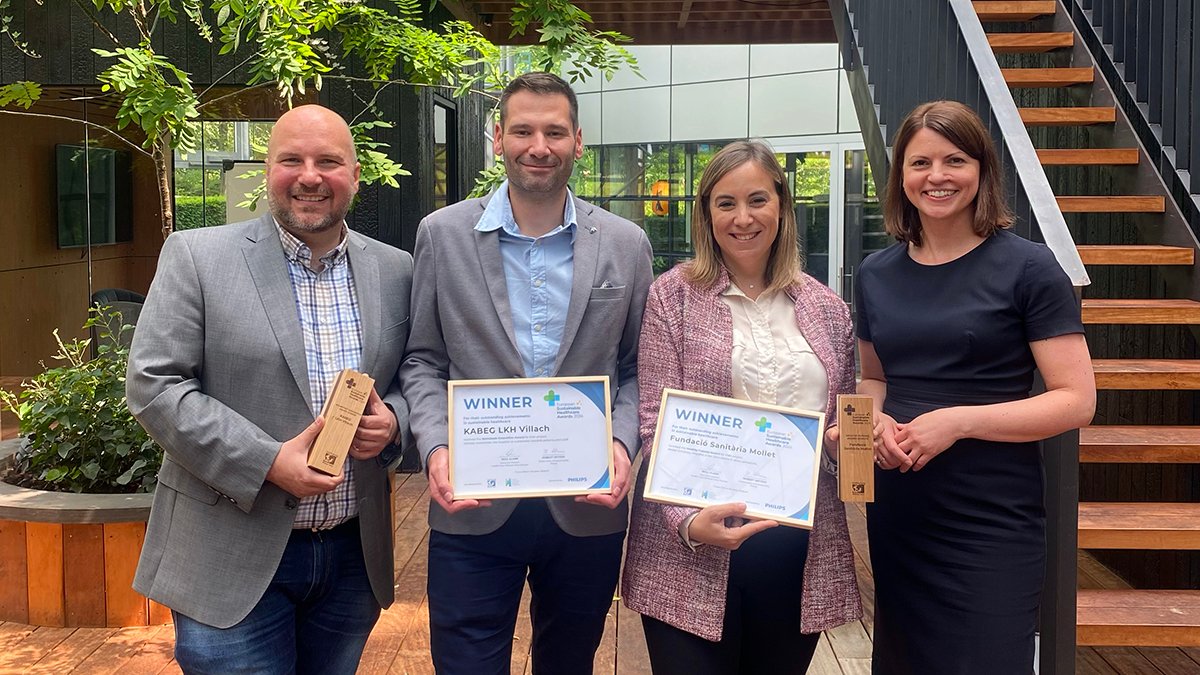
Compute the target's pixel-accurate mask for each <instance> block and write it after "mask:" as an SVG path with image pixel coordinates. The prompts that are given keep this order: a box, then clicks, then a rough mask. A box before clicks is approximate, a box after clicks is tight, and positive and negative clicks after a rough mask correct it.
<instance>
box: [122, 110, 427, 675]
mask: <svg viewBox="0 0 1200 675" xmlns="http://www.w3.org/2000/svg"><path fill="white" fill-rule="evenodd" d="M266 166H267V197H268V202H269V205H270V214H268V215H265V216H263V217H262V218H259V219H257V220H252V221H247V222H243V223H237V224H233V225H225V226H222V227H215V228H209V229H204V230H192V231H187V232H177V233H175V234H172V235H171V236H170V237H168V239H167V241H166V243H165V244H164V245H163V249H162V253H161V255H160V257H159V261H158V272H157V274H156V275H155V278H154V282H153V284H152V285H151V288H150V293H149V295H148V297H147V298H146V305H145V308H144V309H143V311H142V314H141V318H140V321H139V323H138V328H137V331H136V334H135V336H134V340H133V346H132V349H131V352H130V358H129V371H128V380H127V385H126V393H127V396H128V401H129V407H130V410H132V411H133V414H134V415H135V416H136V417H137V419H138V421H139V422H141V423H142V426H144V427H146V430H147V431H148V432H149V433H150V435H151V436H153V437H154V439H155V440H157V441H158V442H159V443H160V444H161V445H162V447H163V448H164V450H165V451H166V454H165V456H164V457H163V465H162V470H161V471H160V472H159V477H158V481H159V482H158V488H157V490H156V492H155V495H154V505H153V508H152V510H151V513H150V522H149V525H148V527H147V531H146V541H145V544H144V546H143V548H142V556H141V560H140V562H139V564H138V570H137V575H136V578H135V580H134V588H136V589H137V590H138V591H139V592H141V593H143V594H145V595H147V596H148V597H150V598H153V599H154V600H157V601H158V602H161V603H162V604H164V605H166V606H168V607H170V608H171V610H172V614H173V617H174V620H175V634H176V646H175V655H176V659H177V660H178V662H179V665H180V666H181V667H182V668H183V670H184V671H185V672H188V673H231V672H255V673H293V672H299V673H310V672H311V673H353V672H354V671H355V669H356V667H357V664H358V661H359V659H360V657H361V655H362V649H363V645H364V644H365V643H366V640H367V636H368V635H369V634H370V632H371V629H372V627H373V626H374V625H375V621H376V620H377V619H378V617H379V612H380V608H381V607H387V606H388V605H390V604H391V602H392V598H393V588H394V586H393V583H394V581H393V567H392V532H391V511H390V504H389V501H390V493H391V488H390V483H389V481H388V477H387V470H386V467H385V466H384V463H383V461H382V460H381V457H380V453H381V451H383V450H384V449H385V448H387V447H389V445H390V444H391V443H392V441H393V439H395V438H396V437H397V434H398V433H399V431H400V430H401V429H403V428H404V427H405V426H406V423H407V417H408V414H407V411H408V407H407V405H406V404H405V401H404V399H403V398H402V397H401V396H400V394H399V385H398V382H397V379H396V371H397V367H398V365H399V362H400V353H401V350H402V348H403V345H404V343H405V340H406V338H407V336H408V298H409V292H410V288H411V280H412V259H411V257H410V256H409V255H408V254H407V253H404V252H402V251H399V250H397V249H394V248H392V247H390V246H387V245H384V244H381V243H379V242H377V241H374V240H372V239H369V238H366V237H363V236H362V235H359V234H358V233H355V232H351V231H349V229H348V228H347V227H346V224H345V215H346V212H347V209H348V208H349V204H350V200H351V199H352V197H353V196H354V194H355V193H356V192H357V190H358V177H359V166H358V162H357V161H356V159H355V152H354V144H353V141H352V139H351V135H350V131H349V129H348V128H347V126H346V123H345V121H343V120H342V118H341V117H339V116H338V115H337V114H336V113H334V112H332V111H330V110H327V109H325V108H322V107H320V106H303V107H299V108H296V109H294V110H291V111H289V112H287V113H285V114H284V115H283V116H282V117H280V119H279V121H278V122H277V123H276V124H275V127H274V129H273V131H272V132H271V140H270V143H269V147H268V156H267V163H266ZM343 368H354V369H356V370H360V371H363V372H366V373H367V374H369V375H370V376H371V377H373V378H374V379H375V390H374V391H372V392H371V395H370V399H369V400H368V403H367V410H366V414H365V415H364V416H363V418H362V421H361V422H360V424H359V427H358V431H357V433H356V435H355V437H354V440H353V443H352V448H351V451H350V457H349V458H348V459H347V461H346V465H345V467H344V468H343V470H342V473H341V474H340V475H338V476H327V475H325V474H322V473H319V472H317V471H314V470H312V469H309V468H308V466H307V449H308V446H309V444H310V443H311V442H312V440H313V439H314V438H315V437H316V434H317V433H318V432H319V431H320V429H321V428H322V426H323V424H322V422H323V421H322V420H320V419H314V418H315V417H316V415H317V414H318V413H319V412H320V410H321V407H322V404H323V402H324V399H325V398H326V397H327V395H328V394H329V391H328V390H329V387H330V386H331V384H332V382H333V379H334V377H335V376H336V375H337V373H338V372H340V371H341V370H342V369H343ZM392 449H393V450H394V448H392Z"/></svg>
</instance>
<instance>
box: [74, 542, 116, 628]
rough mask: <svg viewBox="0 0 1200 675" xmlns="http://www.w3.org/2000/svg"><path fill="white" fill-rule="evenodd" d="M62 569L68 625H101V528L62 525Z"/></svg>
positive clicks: (102, 560) (102, 564)
mask: <svg viewBox="0 0 1200 675" xmlns="http://www.w3.org/2000/svg"><path fill="white" fill-rule="evenodd" d="M63 570H64V571H65V574H64V577H65V578H64V579H63V587H64V590H65V595H66V614H67V622H68V625H71V626H103V625H104V624H105V622H106V620H107V617H106V616H105V610H104V594H103V593H98V592H96V591H97V589H100V588H104V526H103V525H63Z"/></svg>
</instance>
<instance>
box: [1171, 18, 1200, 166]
mask: <svg viewBox="0 0 1200 675" xmlns="http://www.w3.org/2000/svg"><path fill="white" fill-rule="evenodd" d="M1177 10H1178V13H1177V14H1176V33H1175V53H1176V54H1178V55H1179V58H1178V59H1177V60H1176V78H1177V82H1178V84H1177V86H1178V87H1180V88H1181V89H1182V88H1187V87H1188V86H1189V83H1191V82H1193V81H1194V80H1195V79H1200V78H1197V77H1196V74H1195V72H1194V71H1193V70H1192V63H1193V61H1192V59H1191V58H1190V56H1191V54H1192V49H1193V45H1194V43H1195V42H1196V41H1197V39H1196V36H1193V35H1192V30H1191V26H1192V15H1193V13H1195V11H1196V10H1195V8H1194V7H1192V3H1190V2H1180V3H1179V4H1178V6H1177ZM1180 93H1184V92H1180ZM1192 95H1195V92H1192ZM1192 122H1193V120H1192V107H1191V101H1190V100H1189V99H1188V97H1187V96H1176V97H1175V138H1174V142H1173V143H1172V145H1174V146H1175V168H1176V169H1187V168H1188V158H1189V154H1190V151H1191V142H1192V141H1194V140H1195V139H1193V138H1191V124H1192ZM1163 142H1164V143H1166V140H1165V139H1164V141H1163ZM1193 173H1195V172H1193Z"/></svg>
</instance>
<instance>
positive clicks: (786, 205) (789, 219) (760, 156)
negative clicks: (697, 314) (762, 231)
mask: <svg viewBox="0 0 1200 675" xmlns="http://www.w3.org/2000/svg"><path fill="white" fill-rule="evenodd" d="M747 162H753V163H754V164H756V165H758V167H759V168H760V169H762V170H763V171H765V172H766V173H767V175H768V176H770V177H771V182H772V183H774V184H775V196H776V197H777V198H778V199H779V232H777V233H776V234H775V241H774V242H772V243H771V253H770V255H769V256H768V257H767V269H766V274H765V276H766V288H767V290H778V289H783V288H787V287H789V286H791V285H792V284H794V283H796V281H797V280H798V279H799V278H800V272H801V269H802V268H803V263H802V261H801V253H800V244H799V242H798V241H797V239H796V237H797V227H796V213H795V211H794V209H793V205H792V193H791V190H789V189H788V184H787V176H786V175H784V173H783V168H782V167H780V166H779V161H778V160H777V159H775V152H774V151H773V150H772V149H771V146H769V145H767V144H766V143H765V142H764V141H759V140H747V141H734V142H733V143H730V144H729V145H726V146H725V147H724V148H721V150H720V151H719V152H717V154H716V155H714V156H713V158H712V161H710V162H709V163H708V166H706V167H705V168H704V173H703V174H702V175H701V176H700V187H699V190H698V191H697V194H696V206H695V208H694V209H692V247H693V248H695V250H696V257H695V258H693V259H692V260H691V261H689V262H688V263H687V266H686V267H685V274H686V275H687V278H688V280H689V281H691V282H692V283H694V284H696V285H697V286H700V287H703V288H708V287H711V286H712V285H713V284H715V283H716V282H717V279H718V278H719V277H720V276H721V270H722V268H724V267H725V261H724V260H723V259H722V258H721V249H720V248H719V247H718V246H717V240H716V237H714V236H713V231H712V208H711V206H710V204H709V201H710V199H711V198H712V191H713V187H714V186H716V184H717V183H718V182H720V180H721V179H722V178H724V177H725V176H726V175H728V174H729V172H731V171H733V170H734V169H737V168H738V167H740V166H742V165H743V164H746V163H747Z"/></svg>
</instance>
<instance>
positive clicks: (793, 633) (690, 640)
mask: <svg viewBox="0 0 1200 675" xmlns="http://www.w3.org/2000/svg"><path fill="white" fill-rule="evenodd" d="M807 555H808V530H801V529H797V528H792V527H783V526H779V527H775V528H772V529H770V530H765V531H763V532H759V533H758V534H756V535H754V536H753V537H751V538H749V539H747V540H746V541H745V543H743V544H742V546H741V548H739V549H738V550H736V551H733V552H732V553H731V554H730V558H729V588H728V590H727V591H726V594H725V620H724V630H723V632H722V637H721V641H720V642H711V641H709V640H705V639H704V638H702V637H700V636H698V635H693V634H692V633H688V632H687V631H683V630H680V629H678V628H675V627H674V626H671V625H669V624H666V623H663V622H662V621H659V620H657V619H652V618H650V617H648V616H644V615H643V616H642V627H643V629H644V630H645V633H646V646H647V648H649V650H650V667H651V669H652V670H653V671H654V675H788V674H790V673H795V674H796V675H804V674H805V673H806V672H808V664H809V662H810V661H812V656H813V652H815V651H816V649H817V642H818V641H819V640H820V638H821V635H820V633H815V634H804V633H801V632H800V603H801V596H802V591H803V586H804V560H805V558H806V557H807Z"/></svg>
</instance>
